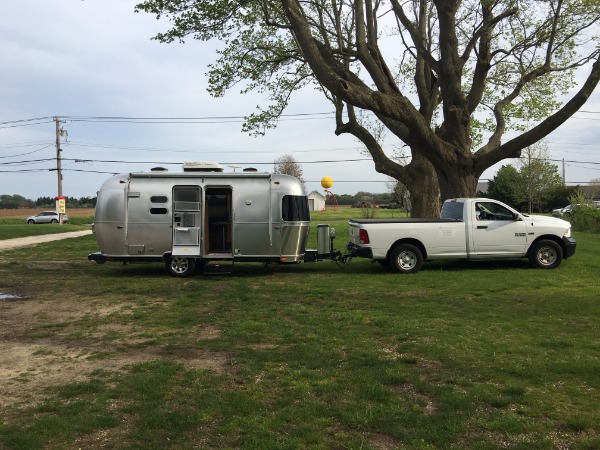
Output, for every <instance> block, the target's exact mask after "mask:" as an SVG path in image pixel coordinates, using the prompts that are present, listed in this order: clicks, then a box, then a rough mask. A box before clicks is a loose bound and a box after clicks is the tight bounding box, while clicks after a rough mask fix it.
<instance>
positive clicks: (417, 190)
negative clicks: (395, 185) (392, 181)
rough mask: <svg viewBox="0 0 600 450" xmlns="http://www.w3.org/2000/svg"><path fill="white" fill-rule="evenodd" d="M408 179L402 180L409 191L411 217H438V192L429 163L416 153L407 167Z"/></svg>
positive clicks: (434, 176)
mask: <svg viewBox="0 0 600 450" xmlns="http://www.w3.org/2000/svg"><path fill="white" fill-rule="evenodd" d="M407 169H409V170H410V175H411V176H410V177H407V178H408V179H405V180H402V182H403V183H404V184H405V186H406V187H407V188H408V190H409V191H410V202H411V216H412V217H425V218H436V217H439V216H440V190H439V187H438V180H437V176H436V174H435V171H434V170H433V166H432V165H431V163H430V162H429V161H428V160H426V159H425V158H424V157H423V156H421V155H419V154H418V153H414V154H413V158H412V161H411V163H410V165H409V167H407Z"/></svg>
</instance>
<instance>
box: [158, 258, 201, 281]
mask: <svg viewBox="0 0 600 450" xmlns="http://www.w3.org/2000/svg"><path fill="white" fill-rule="evenodd" d="M165 266H166V267H167V271H168V272H169V273H170V274H171V275H172V276H174V277H189V276H191V275H193V274H194V271H195V270H196V262H195V261H194V260H193V259H190V258H186V257H185V256H171V257H170V258H168V259H167V260H166V261H165Z"/></svg>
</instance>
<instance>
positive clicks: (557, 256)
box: [529, 239, 563, 269]
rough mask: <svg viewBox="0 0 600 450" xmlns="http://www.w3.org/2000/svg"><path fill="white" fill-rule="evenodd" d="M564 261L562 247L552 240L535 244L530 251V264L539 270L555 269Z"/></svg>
mask: <svg viewBox="0 0 600 450" xmlns="http://www.w3.org/2000/svg"><path fill="white" fill-rule="evenodd" d="M562 260H563V251H562V248H561V246H560V245H559V244H557V243H556V242H554V241H552V240H550V239H543V240H541V241H538V242H536V243H534V244H533V246H532V247H531V250H529V262H530V263H531V265H532V266H533V267H536V268H538V269H554V268H556V267H558V266H560V263H561V262H562Z"/></svg>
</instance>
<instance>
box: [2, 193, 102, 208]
mask: <svg viewBox="0 0 600 450" xmlns="http://www.w3.org/2000/svg"><path fill="white" fill-rule="evenodd" d="M66 204H67V208H94V207H95V206H96V197H81V198H75V197H67V202H66ZM55 206H56V200H55V199H54V197H39V198H38V199H37V200H30V199H28V198H25V197H23V196H22V195H6V194H1V195H0V209H18V208H46V209H54V207H55Z"/></svg>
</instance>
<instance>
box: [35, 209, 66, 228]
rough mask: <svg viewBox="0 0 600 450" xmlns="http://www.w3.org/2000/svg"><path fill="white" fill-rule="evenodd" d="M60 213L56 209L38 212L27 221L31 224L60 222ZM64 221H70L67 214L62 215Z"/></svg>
mask: <svg viewBox="0 0 600 450" xmlns="http://www.w3.org/2000/svg"><path fill="white" fill-rule="evenodd" d="M58 219H59V216H58V213H57V212H56V211H42V212H41V213H37V214H36V215H35V216H29V217H28V218H27V219H25V221H26V222H27V223H28V224H29V225H33V224H34V223H58ZM62 219H63V223H68V222H69V218H68V217H67V215H66V214H63V215H62Z"/></svg>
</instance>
